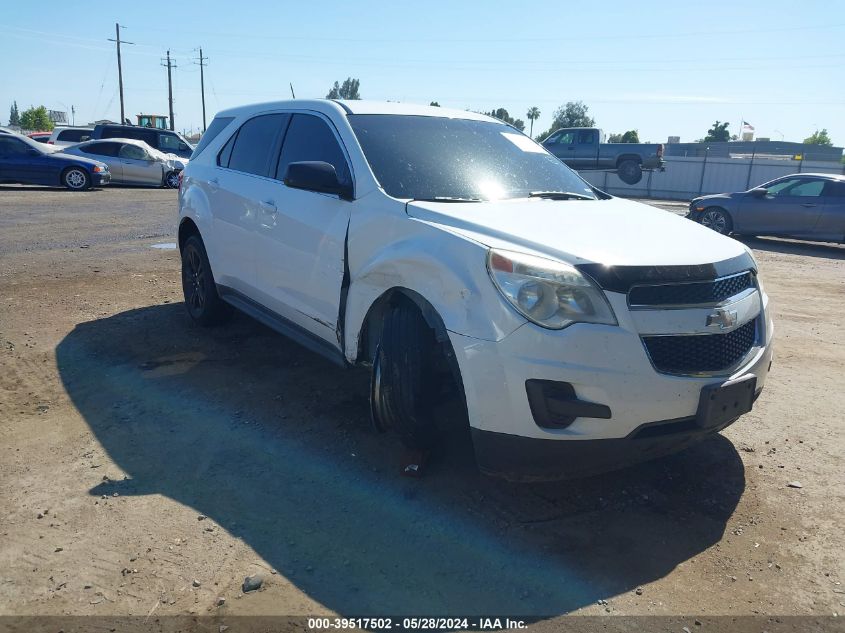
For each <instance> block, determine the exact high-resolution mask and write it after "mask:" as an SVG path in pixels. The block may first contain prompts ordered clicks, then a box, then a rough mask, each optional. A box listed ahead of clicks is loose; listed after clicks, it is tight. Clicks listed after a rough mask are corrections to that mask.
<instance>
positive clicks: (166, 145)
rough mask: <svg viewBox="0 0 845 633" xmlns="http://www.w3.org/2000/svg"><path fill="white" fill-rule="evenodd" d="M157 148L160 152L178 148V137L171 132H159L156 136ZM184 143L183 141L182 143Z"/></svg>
mask: <svg viewBox="0 0 845 633" xmlns="http://www.w3.org/2000/svg"><path fill="white" fill-rule="evenodd" d="M158 139H159V140H158V148H159V149H160V150H161V151H162V152H172V151H176V150H178V149H179V144H180V141H179V137H178V136H174V135H173V134H160V135H159V137H158ZM182 144H183V145H184V143H182Z"/></svg>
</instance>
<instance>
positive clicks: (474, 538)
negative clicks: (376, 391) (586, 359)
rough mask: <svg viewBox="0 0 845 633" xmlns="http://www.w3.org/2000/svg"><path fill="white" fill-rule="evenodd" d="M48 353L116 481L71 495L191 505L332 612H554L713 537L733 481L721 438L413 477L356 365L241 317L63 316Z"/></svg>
mask: <svg viewBox="0 0 845 633" xmlns="http://www.w3.org/2000/svg"><path fill="white" fill-rule="evenodd" d="M56 355H57V365H58V370H59V373H60V376H61V379H62V382H63V384H64V387H65V388H66V390H67V393H68V394H69V395H70V398H71V400H72V401H73V403H74V405H75V406H76V407H77V409H78V410H79V411H80V413H81V414H82V416H84V419H85V420H86V422H87V424H88V425H89V426H90V428H91V430H92V432H93V433H94V435H95V436H96V438H97V440H98V441H99V442H100V444H101V445H102V446H103V448H104V450H105V451H106V452H107V453H108V455H109V456H110V458H111V459H112V460H114V462H115V463H116V464H117V465H118V467H120V468H121V469H123V470H124V471H125V472H126V473H127V476H128V478H127V479H125V480H124V481H104V482H102V483H101V484H99V485H97V486H95V487H93V488H89V487H88V486H86V485H85V484H84V483H82V482H80V484H79V486H80V490H79V491H78V492H80V493H85V492H88V493H89V494H91V495H101V494H109V495H110V494H113V493H115V492H118V493H119V494H120V495H122V496H128V497H130V498H131V497H132V496H133V495H135V496H137V495H150V494H160V495H165V496H167V497H170V498H171V499H173V500H175V501H178V502H179V503H182V504H185V505H187V506H190V507H191V508H193V509H195V510H196V512H198V513H201V514H204V515H206V516H208V517H209V518H210V519H212V520H213V521H215V522H216V523H217V524H218V525H219V526H220V527H221V528H222V529H225V530H226V531H228V532H229V533H231V534H233V535H235V536H237V537H238V538H240V539H242V540H243V541H244V542H245V543H246V544H247V545H249V546H250V547H251V548H253V549H254V550H255V552H257V553H258V554H259V555H260V556H261V557H262V558H263V559H264V560H265V561H266V562H267V563H268V564H269V565H270V566H272V567H273V568H275V569H277V570H278V571H279V573H280V574H282V575H283V576H284V577H285V578H286V579H287V580H288V581H290V582H291V583H293V584H295V585H296V586H297V587H298V588H299V589H300V590H302V591H303V592H305V593H306V594H308V595H309V596H310V597H311V598H313V599H314V600H316V601H318V602H319V603H321V604H322V605H325V606H326V607H327V608H329V609H331V610H333V611H336V612H339V613H341V614H343V615H356V614H357V615H370V616H372V615H376V614H394V615H395V614H401V613H405V614H426V613H428V614H431V613H434V614H466V615H469V614H486V615H489V614H493V613H499V614H501V613H509V614H514V615H516V614H520V615H524V616H533V617H537V618H542V617H547V616H553V615H559V614H563V613H567V612H570V611H572V610H574V609H577V608H579V607H582V606H585V605H589V604H594V603H595V602H596V600H598V599H600V598H608V597H611V596H614V595H617V594H619V593H622V592H626V591H632V590H633V589H635V588H636V587H637V586H639V585H642V584H645V583H648V582H650V581H653V580H655V579H658V578H661V577H663V576H665V575H666V574H668V573H669V572H670V571H671V570H672V569H673V568H675V567H676V566H677V565H679V564H681V563H683V562H684V561H687V560H689V559H690V558H692V557H694V556H696V555H697V554H699V553H700V552H702V551H703V550H705V549H707V548H709V547H711V546H712V545H713V544H715V543H717V542H718V541H719V540H720V538H721V537H722V534H723V532H724V530H725V527H726V522H727V521H728V519H729V518H730V517H731V515H732V513H733V511H734V509H735V507H736V505H737V503H738V501H739V499H740V496H741V495H742V492H743V490H744V488H745V473H744V469H743V465H742V461H741V460H740V458H739V456H738V454H737V452H736V450H735V449H734V447H733V445H732V444H731V443H730V442H729V441H728V440H727V439H725V438H724V437H722V436H721V435H716V436H714V437H712V438H710V439H709V440H707V441H705V442H703V443H701V444H699V445H697V446H694V447H693V448H691V449H689V450H687V451H685V452H683V453H680V454H677V455H675V456H671V457H668V458H664V459H662V460H658V461H655V462H652V463H648V464H644V465H640V466H637V467H633V468H629V469H626V470H623V471H619V472H616V473H611V474H607V475H603V476H598V477H592V478H589V479H582V480H577V481H566V482H557V483H544V484H531V485H527V484H512V483H508V482H504V481H500V480H495V479H491V478H488V477H485V476H483V475H481V474H479V473H478V472H477V470H476V469H475V466H474V463H473V461H472V457H471V453H470V451H469V448H468V446H467V444H466V442H465V441H461V440H458V441H456V442H454V443H452V444H451V445H450V447H449V449H448V450H445V451H443V452H442V456H441V458H440V459H439V460H436V461H435V462H434V463H433V464H432V465H431V468H430V470H429V472H428V473H427V475H426V476H425V477H423V478H422V479H409V478H405V477H402V476H401V475H400V474H399V473H400V469H399V463H400V460H399V454H400V451H399V448H398V443H397V441H396V440H395V439H394V438H393V437H392V436H390V435H378V434H376V433H375V432H374V431H372V430H371V428H370V425H369V421H368V407H367V400H366V393H367V390H366V382H367V378H366V376H365V375H363V374H360V373H358V372H357V371H345V370H343V369H340V368H336V367H335V366H333V365H330V364H329V363H328V362H327V361H324V360H323V359H322V358H320V357H318V356H316V355H314V354H312V353H310V352H307V351H305V350H304V349H302V348H300V347H298V346H297V345H296V344H294V343H292V342H290V341H288V340H287V339H285V338H283V337H281V336H279V335H277V334H275V333H274V332H271V331H270V330H268V329H266V328H264V327H263V326H261V325H259V324H257V323H256V322H254V321H252V320H250V319H248V318H247V317H243V316H236V317H235V318H234V319H233V321H232V322H231V323H230V324H229V325H227V326H226V327H225V328H218V329H211V330H204V329H199V328H196V327H194V326H192V325H191V324H190V323H189V321H188V319H187V316H186V315H185V313H184V307H183V306H182V305H181V304H169V305H156V306H150V307H145V308H140V309H135V310H130V311H127V312H123V313H120V314H116V315H114V316H111V317H108V318H102V319H97V320H93V321H89V322H86V323H82V324H79V325H78V326H76V327H75V328H74V330H73V331H72V332H70V333H69V334H68V335H67V336H66V337H65V338H64V339H63V340H62V341H61V342H60V343H59V345H58V346H57V349H56ZM451 436H454V437H457V438H462V437H463V438H465V437H466V435H465V434H462V433H460V432H456V433H452V434H451Z"/></svg>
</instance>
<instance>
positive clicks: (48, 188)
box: [0, 184, 111, 193]
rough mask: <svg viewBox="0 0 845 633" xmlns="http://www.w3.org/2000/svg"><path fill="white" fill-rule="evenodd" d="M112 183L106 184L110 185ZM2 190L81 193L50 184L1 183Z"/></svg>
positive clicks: (92, 189)
mask: <svg viewBox="0 0 845 633" xmlns="http://www.w3.org/2000/svg"><path fill="white" fill-rule="evenodd" d="M110 186H111V185H106V187H110ZM103 189H104V187H90V188H89V189H86V190H85V191H102V190H103ZM0 191H67V192H68V193H79V192H78V191H71V190H70V189H68V188H67V187H65V186H63V185H56V186H55V187H53V186H48V185H4V184H0Z"/></svg>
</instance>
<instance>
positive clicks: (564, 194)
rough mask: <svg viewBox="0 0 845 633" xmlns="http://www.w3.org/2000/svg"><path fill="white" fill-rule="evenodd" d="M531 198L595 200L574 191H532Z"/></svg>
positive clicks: (529, 195)
mask: <svg viewBox="0 0 845 633" xmlns="http://www.w3.org/2000/svg"><path fill="white" fill-rule="evenodd" d="M528 197H529V198H546V199H548V200H595V198H594V197H593V196H588V195H585V194H583V193H575V192H574V191H532V192H531V193H529V194H528Z"/></svg>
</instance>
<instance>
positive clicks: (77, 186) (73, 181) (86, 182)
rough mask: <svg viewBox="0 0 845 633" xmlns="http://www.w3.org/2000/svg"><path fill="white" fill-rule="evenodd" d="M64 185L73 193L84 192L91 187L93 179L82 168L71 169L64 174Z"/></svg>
mask: <svg viewBox="0 0 845 633" xmlns="http://www.w3.org/2000/svg"><path fill="white" fill-rule="evenodd" d="M62 184H63V185H64V186H65V187H67V188H68V189H70V190H71V191H84V190H85V189H88V188H89V187H90V186H91V178H90V176H88V172H86V171H85V170H84V169H82V168H81V167H71V168H69V169H66V170H65V172H64V173H63V174H62Z"/></svg>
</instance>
